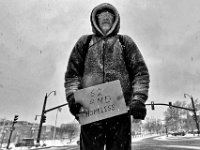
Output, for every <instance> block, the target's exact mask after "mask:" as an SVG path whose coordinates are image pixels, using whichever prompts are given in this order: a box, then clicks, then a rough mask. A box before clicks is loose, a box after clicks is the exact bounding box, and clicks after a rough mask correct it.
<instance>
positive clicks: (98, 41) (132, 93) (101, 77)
mask: <svg viewBox="0 0 200 150" xmlns="http://www.w3.org/2000/svg"><path fill="white" fill-rule="evenodd" d="M104 9H107V10H110V11H111V12H112V13H113V14H114V17H115V18H114V23H113V26H112V27H111V29H110V30H109V31H108V32H107V34H104V33H103V32H102V31H101V29H100V28H99V26H98V22H97V18H96V16H97V14H98V13H99V12H100V11H102V10H104ZM90 21H91V25H92V31H93V33H94V34H93V36H92V39H91V41H90V43H89V48H88V50H85V49H84V48H83V45H84V43H86V40H87V37H88V35H84V36H82V37H81V38H80V39H79V40H78V41H77V43H76V44H75V46H74V48H73V50H72V52H71V55H70V58H69V62H68V67H67V71H66V74H65V92H66V97H67V96H69V95H70V94H71V93H74V92H75V91H76V90H78V89H82V88H86V87H90V86H93V85H97V84H101V83H105V82H109V81H114V80H120V83H121V86H122V91H123V94H124V97H125V101H126V104H127V105H129V104H130V103H131V101H132V100H133V99H137V100H140V101H142V102H143V103H145V101H146V100H147V98H148V88H149V73H148V69H147V66H146V64H145V62H144V59H143V57H142V55H141V53H140V51H139V49H138V47H137V46H136V44H135V43H134V42H133V40H132V39H131V38H130V37H129V36H127V35H123V36H122V37H123V39H122V40H123V43H124V46H125V48H124V49H123V48H122V44H121V43H120V42H119V35H118V32H119V28H120V16H119V13H118V11H117V10H116V8H115V7H114V6H112V5H110V4H107V3H103V4H101V5H98V6H97V7H95V8H94V9H93V10H92V13H91V16H90ZM123 50H124V51H123Z"/></svg>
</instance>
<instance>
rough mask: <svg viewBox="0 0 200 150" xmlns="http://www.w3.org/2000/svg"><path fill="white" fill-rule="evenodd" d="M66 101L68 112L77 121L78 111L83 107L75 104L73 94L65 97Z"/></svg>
mask: <svg viewBox="0 0 200 150" xmlns="http://www.w3.org/2000/svg"><path fill="white" fill-rule="evenodd" d="M67 101H68V104H69V110H70V112H71V113H72V115H74V116H75V118H76V119H77V120H78V119H79V117H78V114H79V113H80V110H81V108H82V107H83V105H81V104H80V103H76V102H75V99H74V94H71V95H69V96H68V97H67Z"/></svg>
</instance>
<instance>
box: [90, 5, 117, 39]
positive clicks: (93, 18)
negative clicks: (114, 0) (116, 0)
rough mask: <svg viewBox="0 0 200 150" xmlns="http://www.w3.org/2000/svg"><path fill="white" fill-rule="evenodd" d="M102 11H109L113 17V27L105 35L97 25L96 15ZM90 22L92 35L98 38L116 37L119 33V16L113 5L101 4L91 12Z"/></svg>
mask: <svg viewBox="0 0 200 150" xmlns="http://www.w3.org/2000/svg"><path fill="white" fill-rule="evenodd" d="M102 10H109V11H111V12H112V13H113V15H114V16H115V18H114V23H113V26H112V27H111V29H110V30H109V31H108V32H107V34H106V35H105V34H104V33H103V32H102V31H101V29H100V28H99V26H98V23H97V17H96V16H97V14H98V13H99V12H101V11H102ZM90 21H91V25H92V31H93V33H94V34H95V35H98V36H111V35H116V34H117V33H118V32H119V28H120V16H119V13H118V11H117V9H116V8H115V7H114V6H113V5H111V4H109V3H103V4H100V5H98V6H96V7H95V8H94V9H93V10H92V12H91V15H90Z"/></svg>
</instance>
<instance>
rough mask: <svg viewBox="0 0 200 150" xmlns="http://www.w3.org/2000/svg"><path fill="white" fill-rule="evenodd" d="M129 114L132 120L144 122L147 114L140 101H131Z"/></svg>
mask: <svg viewBox="0 0 200 150" xmlns="http://www.w3.org/2000/svg"><path fill="white" fill-rule="evenodd" d="M130 113H131V115H133V118H134V119H141V120H144V118H145V116H146V113H147V110H146V107H145V104H144V103H142V102H141V101H140V100H133V102H131V104H130Z"/></svg>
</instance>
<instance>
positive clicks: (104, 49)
mask: <svg viewBox="0 0 200 150" xmlns="http://www.w3.org/2000/svg"><path fill="white" fill-rule="evenodd" d="M105 51H106V40H104V43H103V83H105Z"/></svg>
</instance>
